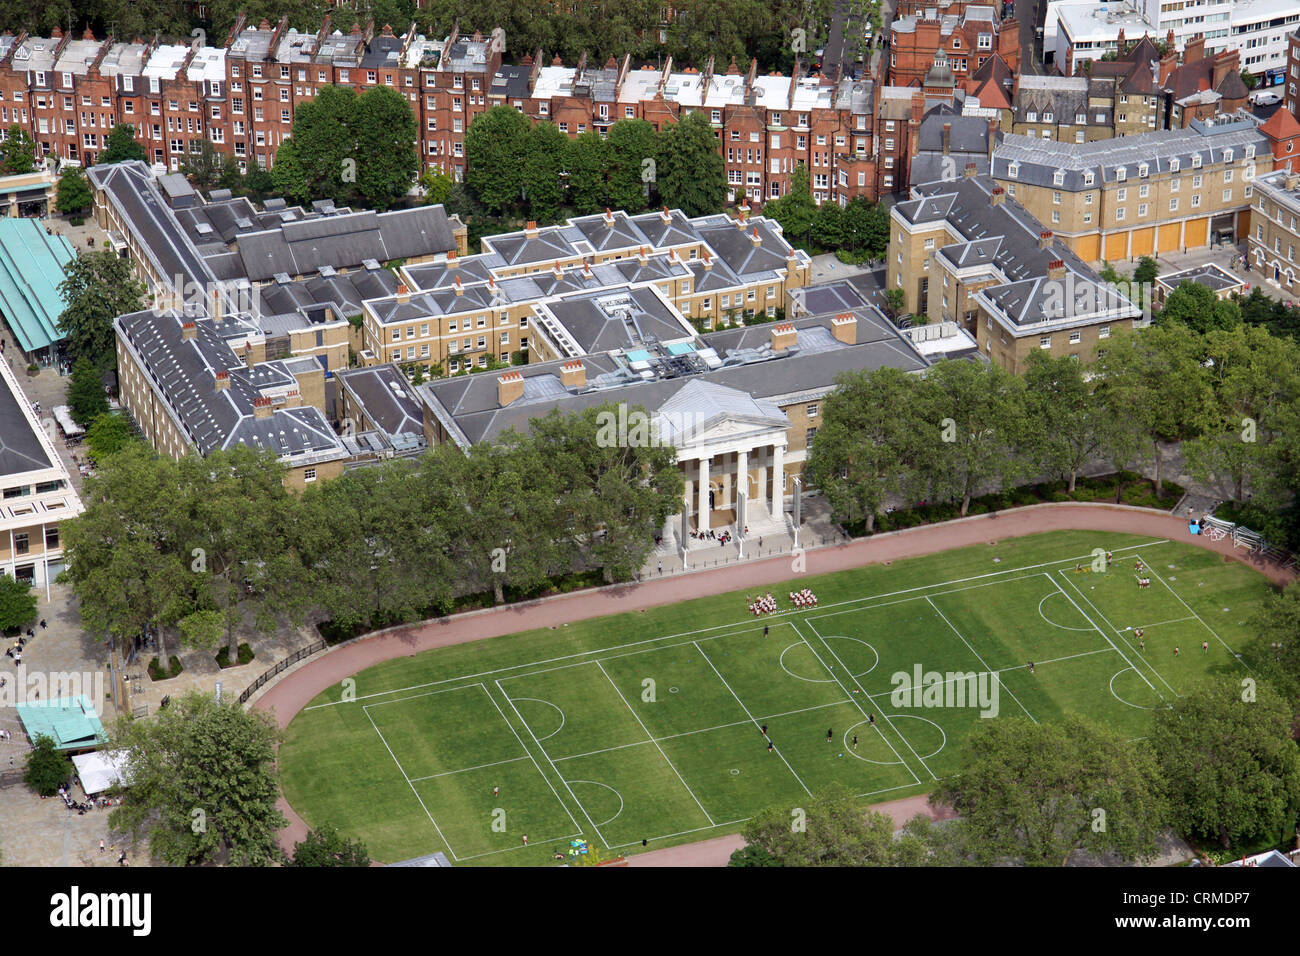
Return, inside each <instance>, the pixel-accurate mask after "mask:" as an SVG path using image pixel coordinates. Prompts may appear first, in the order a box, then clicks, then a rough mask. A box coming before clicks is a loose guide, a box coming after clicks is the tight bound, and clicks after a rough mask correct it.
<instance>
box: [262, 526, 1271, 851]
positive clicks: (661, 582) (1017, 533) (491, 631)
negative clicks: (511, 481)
mask: <svg viewBox="0 0 1300 956" xmlns="http://www.w3.org/2000/svg"><path fill="white" fill-rule="evenodd" d="M1045 531H1118V532H1123V533H1128V534H1138V535H1149V536H1151V537H1153V538H1170V539H1173V540H1177V541H1183V542H1185V543H1187V544H1191V545H1194V546H1196V547H1200V548H1204V549H1205V550H1207V551H1215V552H1218V553H1220V554H1222V555H1225V556H1226V557H1229V558H1232V559H1236V560H1242V554H1241V552H1239V551H1238V550H1237V549H1235V548H1233V546H1232V542H1231V539H1230V538H1224V539H1223V540H1221V541H1211V540H1209V539H1208V538H1206V537H1205V536H1204V535H1190V534H1188V533H1187V521H1186V520H1185V519H1183V518H1175V517H1173V516H1171V515H1169V514H1168V513H1167V512H1163V511H1155V510H1151V509H1146V508H1129V507H1125V506H1121V505H1107V504H1096V503H1080V502H1071V503H1065V504H1041V505H1031V506H1029V507H1027V508H1016V509H1014V510H1011V511H1003V512H999V513H998V514H996V515H994V516H989V515H979V516H977V517H973V518H962V519H959V520H956V521H948V522H944V523H942V524H934V525H924V526H922V527H919V528H909V529H907V530H905V531H894V532H889V533H887V534H878V535H874V536H872V537H870V538H860V539H858V540H856V541H852V542H849V543H847V544H842V545H838V546H834V547H829V548H823V549H820V550H816V551H809V552H806V554H805V561H806V571H804V572H803V573H805V574H826V573H829V572H832V571H845V570H848V569H851V568H857V567H862V566H863V565H868V564H878V563H881V562H884V561H898V560H902V559H904V558H914V557H920V556H922V555H927V554H934V553H936V552H939V551H949V550H951V549H953V548H962V547H967V546H969V545H975V544H987V543H989V542H990V541H995V540H997V539H1000V538H1016V537H1022V536H1024V535H1028V534H1039V533H1041V532H1045ZM1243 563H1245V562H1243ZM1252 567H1254V568H1255V569H1256V570H1257V571H1259V572H1260V573H1262V574H1264V575H1265V576H1266V577H1268V578H1269V580H1271V581H1273V582H1274V583H1275V584H1279V585H1283V584H1287V583H1289V582H1290V581H1291V580H1293V579H1294V577H1295V574H1294V573H1293V572H1288V571H1284V570H1283V569H1282V568H1280V567H1278V566H1277V565H1273V564H1259V563H1257V564H1253V565H1252ZM791 576H792V573H791V570H790V555H789V554H788V553H787V554H785V555H778V556H775V557H772V558H764V559H755V560H753V561H748V562H744V563H738V564H733V565H730V566H724V567H721V568H716V569H714V570H709V571H695V572H691V573H687V574H678V575H673V576H669V577H664V578H655V579H651V580H648V581H644V582H641V583H637V584H626V585H612V586H610V587H605V588H599V589H592V590H586V591H577V592H574V593H572V594H561V595H556V596H554V597H547V598H542V599H540V600H536V601H528V602H525V603H522V604H512V605H509V606H505V607H499V608H490V609H487V610H482V611H470V612H467V613H465V614H458V615H455V616H453V617H449V618H443V619H439V620H434V621H425V622H423V623H421V624H412V625H408V626H404V627H398V628H391V629H389V630H386V631H378V632H376V633H374V634H372V635H370V636H369V637H364V638H361V639H359V640H356V641H353V642H351V643H348V644H345V645H342V646H340V647H337V648H335V649H333V650H329V651H325V652H323V653H322V654H320V656H318V657H315V658H311V659H309V660H308V661H307V662H306V663H305V664H303V665H302V666H301V667H299V668H297V669H296V670H291V671H288V672H286V673H285V675H284V676H283V677H281V678H279V680H278V681H276V682H275V683H273V684H271V685H270V686H269V689H268V690H266V691H265V692H264V693H263V694H262V696H261V697H259V698H258V699H257V700H256V701H255V702H254V703H253V705H252V706H254V707H256V708H258V709H259V710H265V711H270V712H271V713H272V715H273V716H274V718H275V720H276V723H278V724H279V725H280V726H281V727H287V726H288V724H289V722H290V721H291V720H292V719H293V718H294V716H295V715H296V714H297V713H298V711H300V710H301V709H302V708H303V707H305V706H306V705H307V704H308V703H309V702H310V701H311V700H312V699H313V698H315V697H316V695H318V694H319V693H321V691H323V690H325V689H326V688H328V687H330V686H332V685H334V684H337V683H338V682H339V681H341V680H342V679H343V678H345V677H350V676H352V675H353V674H356V673H358V672H359V671H363V670H365V669H366V668H367V667H371V666H373V665H375V664H379V663H382V662H383V661H387V660H391V659H393V658H395V657H402V656H414V655H415V654H418V653H420V652H422V651H427V650H432V649H433V648H437V647H448V646H450V645H453V644H464V643H468V642H469V641H479V640H484V639H485V638H489V637H500V636H501V635H504V634H514V633H516V632H517V631H524V630H531V629H534V628H541V627H556V626H559V625H562V624H569V623H572V622H574V621H581V620H585V619H586V618H590V617H600V616H603V615H606V614H621V613H623V612H626V611H639V610H641V609H643V608H650V607H656V606H658V605H662V604H676V603H679V602H681V601H689V600H691V599H693V598H698V597H708V596H711V595H715V594H721V593H724V592H727V591H735V590H743V589H744V588H747V587H748V588H753V587H761V586H763V585H769V584H778V583H780V582H782V581H788V580H789V579H790V578H791ZM900 803H906V804H908V805H909V806H910V807H912V809H911V811H910V812H908V813H907V816H911V815H913V814H914V813H916V812H928V811H927V805H926V804H925V797H916V798H908V799H907V800H905V801H891V803H889V804H883V805H881V807H879V808H878V809H884V808H886V807H892V806H893V805H894V804H900ZM279 806H280V810H281V812H283V813H284V815H285V816H286V817H287V818H288V820H289V825H288V826H287V827H285V829H283V830H282V831H280V845H281V846H283V847H284V848H285V850H286V852H290V853H291V852H292V851H293V845H294V843H296V842H298V841H300V840H302V839H303V838H304V837H305V836H306V835H307V830H308V827H307V825H306V823H305V822H303V820H302V819H301V818H300V817H299V816H298V815H297V813H295V812H294V810H293V808H292V807H291V806H289V803H288V801H286V800H285V799H284V798H283V797H281V798H280V801H279ZM739 839H740V838H739V837H718V838H716V839H712V840H705V841H701V842H700V843H692V844H686V845H683V846H678V847H669V848H667V849H664V850H656V851H653V852H652V853H650V854H642V856H645V857H650V858H653V861H654V862H650V861H649V860H648V861H647V863H645V864H638V863H635V862H634V864H633V865H657V866H689V865H694V866H702V865H720V863H725V862H726V857H727V856H729V855H730V854H731V851H732V850H734V849H735V848H736V841H737V840H739ZM636 860H637V857H633V858H632V861H636Z"/></svg>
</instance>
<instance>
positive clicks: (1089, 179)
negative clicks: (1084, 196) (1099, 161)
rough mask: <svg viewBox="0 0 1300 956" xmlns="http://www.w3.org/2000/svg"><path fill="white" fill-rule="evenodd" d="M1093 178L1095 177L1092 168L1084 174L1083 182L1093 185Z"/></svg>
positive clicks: (1086, 184)
mask: <svg viewBox="0 0 1300 956" xmlns="http://www.w3.org/2000/svg"><path fill="white" fill-rule="evenodd" d="M1093 178H1094V177H1093V175H1092V170H1091V169H1090V170H1088V171H1087V172H1086V173H1084V174H1083V184H1084V185H1085V186H1091V185H1092V182H1093Z"/></svg>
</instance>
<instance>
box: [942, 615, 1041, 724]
mask: <svg viewBox="0 0 1300 956" xmlns="http://www.w3.org/2000/svg"><path fill="white" fill-rule="evenodd" d="M925 601H926V603H927V604H929V605H930V607H932V608H934V613H935V614H938V615H939V616H940V617H941V618H943V623H945V624H947V625H948V626H949V627H950V628H952V632H953V633H954V634H956V635H957V640H959V641H961V642H962V643H963V644H965V645H966V647H967V648H969V649H970V652H971V653H972V654H974V655H975V659H976V660H977V661H979V662H980V663H981V664H983V665H984V672H985V673H986V674H992V675H993V677H994V678H995V679H996V680H997V682H998V685H999V686H1000V687H1003V688H1005V689H1006V692H1007V693H1008V694H1010V695H1011V699H1012V700H1014V701H1015V702H1016V705H1017V706H1018V707H1019V708H1020V709H1021V710H1023V711H1024V712H1025V716H1026V717H1028V718H1029V719H1030V720H1032V721H1033V722H1034V723H1038V718H1037V717H1035V716H1034V715H1033V714H1031V713H1030V712H1029V708H1028V707H1026V706H1025V705H1024V704H1022V703H1020V698H1019V697H1017V696H1016V694H1015V691H1013V690H1012V689H1011V688H1010V687H1007V685H1006V683H1005V682H1004V681H1003V680H1002V674H1001V673H1000V672H998V671H995V670H994V669H993V668H992V667H990V666H989V662H988V661H986V660H985V659H984V655H982V654H981V653H980V652H979V651H977V650H975V648H974V647H972V646H971V642H970V641H968V640H966V637H965V635H963V634H962V632H961V631H959V630H957V625H955V624H953V623H952V621H950V620H948V615H947V614H944V613H943V611H941V610H939V605H937V604H935V603H934V601H933V600H931V599H930V597H929V595H926V598H925Z"/></svg>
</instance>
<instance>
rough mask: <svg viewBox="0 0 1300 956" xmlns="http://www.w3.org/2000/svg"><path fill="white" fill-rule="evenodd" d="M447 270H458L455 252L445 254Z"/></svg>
mask: <svg viewBox="0 0 1300 956" xmlns="http://www.w3.org/2000/svg"><path fill="white" fill-rule="evenodd" d="M447 268H448V269H459V268H460V256H459V255H457V254H456V252H455V250H453V251H451V252H449V253H447Z"/></svg>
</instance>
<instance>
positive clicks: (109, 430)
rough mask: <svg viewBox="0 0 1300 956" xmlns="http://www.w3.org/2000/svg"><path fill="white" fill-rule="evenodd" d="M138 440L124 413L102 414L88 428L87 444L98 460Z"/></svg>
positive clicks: (100, 460)
mask: <svg viewBox="0 0 1300 956" xmlns="http://www.w3.org/2000/svg"><path fill="white" fill-rule="evenodd" d="M101 391H102V389H101ZM138 440H139V439H137V438H136V436H135V432H134V431H133V430H132V429H131V423H130V422H129V421H128V420H127V418H126V416H124V415H113V414H107V415H100V416H98V417H96V418H95V419H94V420H93V421H92V422H91V423H90V425H89V426H88V427H87V428H86V446H87V447H88V448H89V449H90V453H91V455H93V456H94V457H95V461H97V462H103V461H104V460H105V459H107V458H108V456H109V455H115V454H117V453H118V452H119V451H121V450H122V449H123V448H125V447H126V446H127V445H128V444H131V443H132V442H135V441H138Z"/></svg>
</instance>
